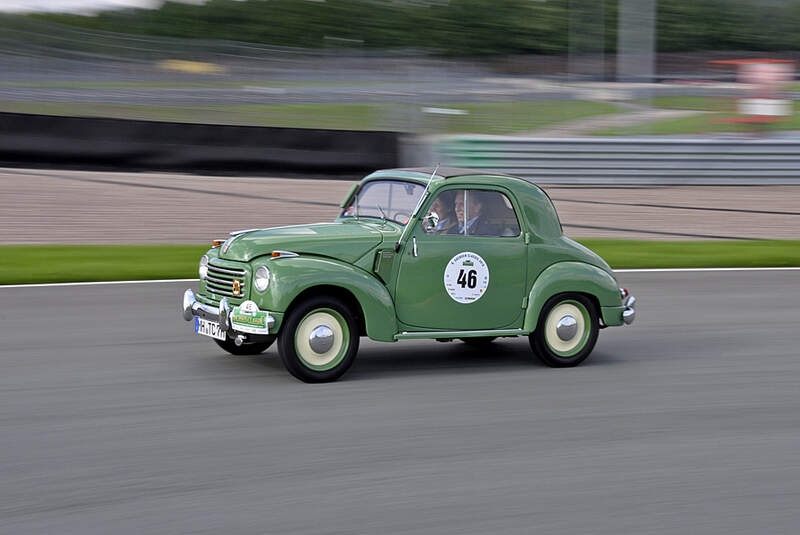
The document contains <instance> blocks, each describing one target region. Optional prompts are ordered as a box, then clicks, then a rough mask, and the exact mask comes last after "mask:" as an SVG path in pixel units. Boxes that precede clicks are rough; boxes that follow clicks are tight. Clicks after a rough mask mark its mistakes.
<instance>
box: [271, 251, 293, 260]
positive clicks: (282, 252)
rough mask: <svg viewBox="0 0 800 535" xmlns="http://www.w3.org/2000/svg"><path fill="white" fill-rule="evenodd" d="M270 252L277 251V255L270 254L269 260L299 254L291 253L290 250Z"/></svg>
mask: <svg viewBox="0 0 800 535" xmlns="http://www.w3.org/2000/svg"><path fill="white" fill-rule="evenodd" d="M272 252H273V253H278V256H271V257H270V260H275V259H278V258H291V257H294V256H300V255H299V254H297V253H293V252H291V251H281V250H275V251H272Z"/></svg>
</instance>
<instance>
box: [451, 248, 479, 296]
mask: <svg viewBox="0 0 800 535" xmlns="http://www.w3.org/2000/svg"><path fill="white" fill-rule="evenodd" d="M487 286H489V267H488V266H487V265H486V262H485V261H484V260H483V258H481V257H480V255H477V254H475V253H470V252H464V253H458V254H457V255H455V256H454V257H453V258H451V259H450V261H449V262H448V263H447V267H446V268H445V269H444V288H445V290H447V293H448V294H449V295H450V297H452V298H453V300H454V301H458V302H459V303H474V302H475V301H477V300H478V299H480V298H481V297H482V296H483V294H485V293H486V287H487Z"/></svg>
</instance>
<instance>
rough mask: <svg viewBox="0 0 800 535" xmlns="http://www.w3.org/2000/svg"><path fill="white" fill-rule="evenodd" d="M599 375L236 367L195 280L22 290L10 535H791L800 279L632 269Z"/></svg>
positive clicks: (511, 368) (6, 496) (9, 394)
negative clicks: (204, 326) (199, 301)
mask: <svg viewBox="0 0 800 535" xmlns="http://www.w3.org/2000/svg"><path fill="white" fill-rule="evenodd" d="M619 278H620V282H621V283H622V284H623V285H625V286H627V287H629V288H631V289H632V291H633V292H634V293H635V294H636V296H637V297H638V298H639V303H640V306H639V308H638V312H639V314H638V318H637V321H636V323H635V324H634V325H633V326H631V327H624V328H613V329H607V330H604V331H603V332H602V333H601V336H600V341H599V343H598V345H597V348H596V349H595V353H594V354H593V355H592V357H590V359H589V360H588V361H587V362H586V363H585V364H584V365H583V366H581V367H579V368H575V369H566V370H553V369H549V368H546V367H544V366H542V365H539V364H537V363H536V361H534V360H532V358H531V354H530V352H529V349H528V344H527V340H525V339H520V338H518V339H506V340H503V341H501V342H500V343H497V344H496V345H495V347H493V348H492V349H491V350H490V351H480V350H475V349H471V348H470V347H468V346H466V345H465V344H462V343H460V342H453V343H448V344H442V343H437V342H435V341H413V342H411V341H409V342H401V343H397V344H379V343H373V342H370V341H367V340H365V339H364V340H363V342H362V347H361V351H360V353H359V357H358V359H357V361H356V363H355V365H354V367H353V368H352V369H351V370H350V372H349V373H348V374H347V375H345V376H344V378H343V379H342V380H341V381H340V382H338V383H333V384H325V385H306V384H303V383H300V382H298V381H296V380H295V379H293V378H292V377H290V376H289V375H288V374H287V373H286V372H285V371H284V370H283V368H282V366H281V364H280V362H279V359H278V358H277V356H276V354H275V350H274V349H270V350H269V351H268V352H267V353H266V354H264V355H261V356H257V357H231V356H226V355H225V354H223V353H222V352H221V351H220V350H218V349H217V347H216V346H215V345H214V344H213V343H212V342H211V341H209V340H207V339H203V338H200V337H199V336H197V335H194V334H193V333H192V332H191V325H190V324H189V323H186V322H184V321H183V320H182V319H181V318H180V316H179V313H178V302H179V299H180V296H181V294H182V291H183V289H184V288H185V286H186V283H156V284H140V285H135V286H125V285H118V286H115V285H110V286H82V287H56V288H52V287H51V288H2V289H0V302H1V303H2V304H3V306H2V307H1V308H0V310H2V312H0V320H2V321H0V336H1V337H2V347H1V348H0V366H2V373H0V426H1V427H0V429H2V433H0V480H1V481H2V485H0V533H13V534H15V535H25V534H41V533H59V534H62V535H63V534H73V533H74V534H81V535H87V534H107V533H114V534H115V535H120V534H142V533H158V534H166V533H213V534H220V533H225V534H240V533H247V534H250V533H281V534H283V533H342V534H344V533H370V534H374V533H407V534H430V533H453V534H463V533H480V534H486V533H525V534H527V533H565V534H571V535H575V534H584V533H585V534H592V535H598V534H614V535H618V534H621V533H636V534H651V533H654V534H655V533H692V534H711V533H715V534H717V533H718V534H738V533H741V534H747V535H752V534H754V533H758V534H785V533H795V532H796V531H797V526H798V525H800V508H798V507H797V503H798V502H800V449H799V448H798V445H800V396H799V395H798V388H797V385H798V376H800V354H799V352H798V349H797V328H798V325H800V308H798V306H797V302H798V297H800V295H798V290H797V288H799V287H800V284H798V283H800V273H798V272H796V271H792V272H725V273H623V274H620V276H619Z"/></svg>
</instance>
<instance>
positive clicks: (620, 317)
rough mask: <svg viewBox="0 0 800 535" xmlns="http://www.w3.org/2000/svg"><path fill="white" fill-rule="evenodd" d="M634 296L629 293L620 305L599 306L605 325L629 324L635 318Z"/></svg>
mask: <svg viewBox="0 0 800 535" xmlns="http://www.w3.org/2000/svg"><path fill="white" fill-rule="evenodd" d="M635 305H636V298H635V297H633V296H632V295H629V296H627V297H626V298H625V301H624V302H623V303H622V305H620V306H614V307H600V310H601V314H602V316H603V323H604V324H605V325H606V326H607V327H614V326H617V325H630V324H631V323H633V321H634V320H635V319H636V307H635Z"/></svg>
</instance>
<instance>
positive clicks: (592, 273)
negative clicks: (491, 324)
mask: <svg viewBox="0 0 800 535" xmlns="http://www.w3.org/2000/svg"><path fill="white" fill-rule="evenodd" d="M567 292H569V293H583V294H589V295H592V296H594V297H595V298H597V300H598V302H599V303H600V306H601V307H619V306H620V305H621V304H622V302H621V297H620V294H619V286H618V285H617V281H616V280H615V279H614V277H613V276H612V275H611V274H610V273H608V272H607V271H605V270H602V269H600V268H599V267H596V266H593V265H591V264H586V263H584V262H558V263H556V264H553V265H552V266H549V267H548V268H547V269H545V270H544V271H542V273H541V274H540V275H539V277H538V278H537V279H536V281H535V282H534V283H533V287H531V292H530V294H528V309H527V310H526V311H525V322H524V323H523V329H524V330H525V332H533V331H534V330H535V329H536V324H537V323H538V321H539V315H540V314H541V312H542V308H543V307H544V304H545V303H546V302H547V300H548V299H550V298H551V297H553V296H554V295H558V294H561V293H567ZM597 313H598V314H601V313H602V310H598V311H597Z"/></svg>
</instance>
